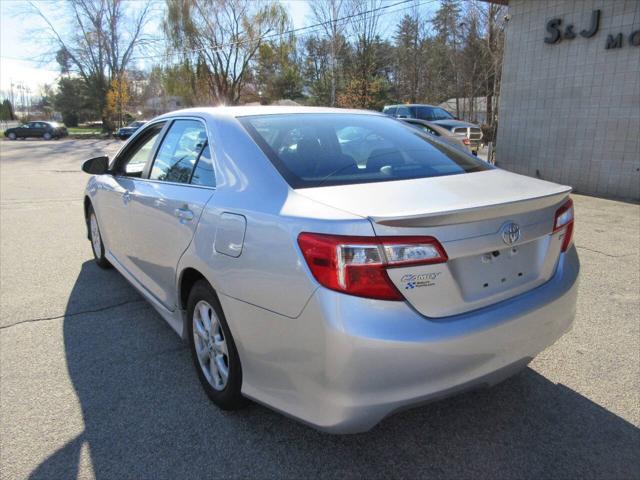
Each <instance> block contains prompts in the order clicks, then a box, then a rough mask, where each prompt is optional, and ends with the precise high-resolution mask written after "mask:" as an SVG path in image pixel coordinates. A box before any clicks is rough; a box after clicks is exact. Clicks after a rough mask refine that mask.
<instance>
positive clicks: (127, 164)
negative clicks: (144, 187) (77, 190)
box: [95, 123, 164, 269]
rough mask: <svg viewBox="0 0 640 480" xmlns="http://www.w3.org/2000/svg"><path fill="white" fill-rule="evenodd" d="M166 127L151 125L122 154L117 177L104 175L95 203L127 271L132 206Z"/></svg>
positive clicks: (109, 247) (111, 247) (109, 244)
mask: <svg viewBox="0 0 640 480" xmlns="http://www.w3.org/2000/svg"><path fill="white" fill-rule="evenodd" d="M163 126H164V123H156V124H154V125H150V126H149V127H148V128H147V129H146V130H145V131H144V132H142V134H141V135H140V136H139V137H138V139H137V140H136V141H135V142H134V143H132V144H131V145H128V146H127V148H126V149H125V150H123V151H121V152H120V153H119V154H118V156H117V157H116V159H115V161H114V164H113V166H112V169H113V172H112V173H113V174H112V175H104V177H103V179H102V181H101V182H100V189H99V190H98V191H97V192H96V196H98V197H99V198H98V201H96V202H95V205H96V208H97V211H96V214H97V217H98V222H99V226H100V233H101V234H102V238H103V242H104V245H105V248H106V251H107V252H108V253H109V254H111V255H112V256H113V257H115V259H116V260H117V261H118V263H120V264H121V265H122V266H123V267H125V268H127V269H129V268H130V267H129V265H128V262H127V258H128V249H129V248H130V244H131V241H132V238H131V229H132V224H133V221H132V217H131V211H130V210H131V208H130V203H131V197H132V193H133V191H134V190H135V185H136V184H135V180H136V179H139V178H140V177H142V174H143V172H144V170H145V166H146V165H147V163H148V161H149V160H150V158H151V154H152V153H153V151H154V149H155V145H156V143H158V141H159V137H160V133H161V131H162V128H163Z"/></svg>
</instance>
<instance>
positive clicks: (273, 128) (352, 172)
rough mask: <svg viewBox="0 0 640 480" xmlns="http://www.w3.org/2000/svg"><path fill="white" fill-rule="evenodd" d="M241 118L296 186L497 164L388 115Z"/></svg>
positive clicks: (473, 169) (403, 176)
mask: <svg viewBox="0 0 640 480" xmlns="http://www.w3.org/2000/svg"><path fill="white" fill-rule="evenodd" d="M239 121H240V122H241V123H242V125H243V126H244V128H245V129H246V130H247V131H248V132H249V134H250V135H251V137H252V138H253V139H254V141H255V142H256V143H257V144H258V146H259V147H260V148H261V149H262V151H263V152H264V153H265V155H266V156H267V157H268V158H269V160H271V162H272V163H273V164H274V166H275V167H276V168H277V169H278V171H279V172H280V174H281V175H282V176H283V177H284V179H285V180H286V181H287V182H288V183H289V185H291V187H292V188H310V187H319V186H329V185H349V184H354V183H369V182H385V181H393V180H406V179H412V178H429V177H438V176H443V175H457V174H462V173H470V172H478V171H482V170H489V169H491V168H492V167H490V166H489V165H488V164H487V163H485V162H483V161H481V160H478V159H476V158H475V157H472V156H471V155H467V154H466V153H464V152H460V151H459V150H458V149H455V148H453V147H451V146H448V145H446V144H444V143H442V142H439V141H438V140H435V139H433V137H431V136H429V135H428V134H426V133H423V132H420V131H419V130H417V129H415V128H413V127H411V126H409V125H407V124H405V123H403V122H401V121H398V120H395V119H393V118H390V117H388V116H385V115H362V114H340V113H337V114H333V113H323V114H314V113H301V114H282V115H255V116H247V117H240V118H239Z"/></svg>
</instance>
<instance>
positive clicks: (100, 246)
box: [87, 205, 111, 269]
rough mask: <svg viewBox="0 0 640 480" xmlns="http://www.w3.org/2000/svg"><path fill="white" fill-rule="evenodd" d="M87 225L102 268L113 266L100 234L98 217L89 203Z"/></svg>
mask: <svg viewBox="0 0 640 480" xmlns="http://www.w3.org/2000/svg"><path fill="white" fill-rule="evenodd" d="M87 225H88V227H89V240H91V251H92V252H93V258H94V259H95V261H96V263H97V264H98V266H99V267H100V268H104V269H107V268H111V263H109V260H107V258H106V257H105V255H104V243H103V242H102V235H101V234H100V227H99V226H98V217H97V216H96V212H95V211H94V210H93V206H91V205H89V211H88V212H87Z"/></svg>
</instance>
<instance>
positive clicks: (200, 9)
mask: <svg viewBox="0 0 640 480" xmlns="http://www.w3.org/2000/svg"><path fill="white" fill-rule="evenodd" d="M283 17H284V18H285V20H283ZM283 21H286V12H285V11H284V8H283V7H282V6H281V5H279V4H277V3H265V2H263V1H260V0H256V1H252V0H167V12H166V17H165V22H164V29H165V32H166V34H167V36H168V38H169V40H170V41H171V43H172V46H173V47H174V48H175V49H177V51H178V52H179V54H180V55H181V56H182V57H185V58H191V59H193V60H194V63H196V64H198V65H201V66H203V67H205V68H206V70H207V72H205V75H206V77H207V82H208V85H209V91H210V94H211V97H212V99H213V100H214V101H217V102H222V103H230V104H236V103H238V102H239V100H240V93H241V91H242V89H243V87H244V86H245V84H246V82H247V80H248V78H249V73H250V67H251V62H252V60H253V59H254V57H255V56H256V54H257V53H258V51H259V49H260V46H261V44H262V42H263V41H264V39H265V37H267V36H268V35H269V34H272V33H273V32H275V31H276V29H277V26H278V25H279V24H281V23H282V22H283Z"/></svg>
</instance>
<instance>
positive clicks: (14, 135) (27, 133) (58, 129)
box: [4, 120, 69, 140]
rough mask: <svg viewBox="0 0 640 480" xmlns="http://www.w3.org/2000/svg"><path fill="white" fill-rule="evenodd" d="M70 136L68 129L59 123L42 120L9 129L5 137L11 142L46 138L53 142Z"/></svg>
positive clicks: (5, 132)
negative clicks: (53, 139) (22, 139)
mask: <svg viewBox="0 0 640 480" xmlns="http://www.w3.org/2000/svg"><path fill="white" fill-rule="evenodd" d="M67 135H69V133H68V132H67V127H65V126H64V125H62V124H61V123H58V122H44V121H41V120H38V121H35V122H29V123H25V124H24V125H20V126H19V127H13V128H7V129H6V130H5V131H4V136H5V137H7V138H9V139H10V140H16V139H18V138H31V137H36V138H40V137H41V138H44V139H45V140H51V139H52V138H62V137H66V136H67Z"/></svg>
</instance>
